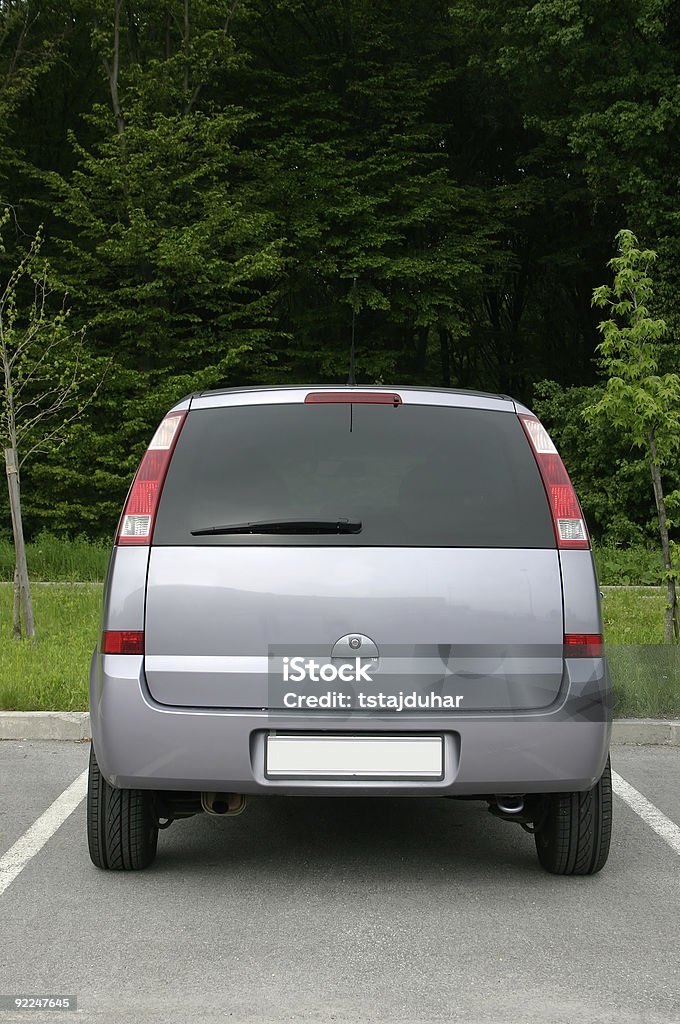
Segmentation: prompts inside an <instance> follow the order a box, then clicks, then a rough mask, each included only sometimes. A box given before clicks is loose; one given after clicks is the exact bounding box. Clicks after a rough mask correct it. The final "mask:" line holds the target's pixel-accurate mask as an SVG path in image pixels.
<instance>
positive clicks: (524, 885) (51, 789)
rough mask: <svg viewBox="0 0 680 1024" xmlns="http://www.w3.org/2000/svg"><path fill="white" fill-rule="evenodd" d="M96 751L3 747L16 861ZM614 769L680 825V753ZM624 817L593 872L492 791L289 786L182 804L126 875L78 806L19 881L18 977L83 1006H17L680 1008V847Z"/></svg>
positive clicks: (150, 1009)
mask: <svg viewBox="0 0 680 1024" xmlns="http://www.w3.org/2000/svg"><path fill="white" fill-rule="evenodd" d="M87 757H88V745H87V744H79V743H74V744H71V743H49V742H35V743H29V742H10V741H7V742H2V743H0V775H1V777H2V817H1V819H0V864H2V858H3V855H5V854H7V852H8V851H10V852H11V848H13V844H15V843H16V842H17V840H19V839H20V838H21V837H22V836H24V835H25V833H26V830H27V829H29V827H30V826H31V825H32V824H33V823H34V822H35V821H36V819H38V818H40V816H41V815H42V814H43V812H44V811H45V810H46V809H47V808H48V807H49V806H50V805H51V804H52V802H53V801H54V800H55V799H57V798H58V797H59V795H60V794H61V793H62V792H63V791H64V790H65V789H66V788H67V787H68V786H69V785H70V784H71V783H73V781H74V780H75V779H76V778H77V777H78V776H79V775H80V774H81V772H82V771H83V770H84V769H85V767H86V765H87ZM612 766H613V768H614V769H615V771H616V772H618V774H619V775H620V776H621V777H622V778H623V779H624V780H625V781H626V782H627V783H628V784H629V785H630V786H632V787H634V789H635V790H636V791H637V792H638V793H640V794H642V795H643V796H644V797H646V799H647V800H648V801H651V803H652V804H653V805H654V808H656V809H657V811H658V812H660V817H659V819H658V821H660V822H661V827H662V829H663V827H664V825H663V822H664V821H665V822H667V823H668V824H667V825H666V826H665V827H666V828H667V829H668V828H670V829H671V830H672V828H673V826H674V825H675V827H676V828H677V826H678V825H679V824H680V749H678V748H674V749H673V748H668V749H664V748H659V747H638V748H629V747H625V748H624V747H615V748H614V749H613V752H612ZM615 814H616V818H615V831H614V841H613V847H612V852H611V856H610V859H609V863H608V864H607V866H606V867H605V868H604V870H603V872H602V873H601V874H600V875H597V876H595V877H593V878H555V877H552V876H549V875H547V874H545V873H543V872H542V871H541V870H540V868H539V866H538V862H537V861H536V858H535V855H534V849H533V840H532V838H531V837H530V836H529V835H527V834H526V833H524V832H523V831H522V830H521V829H520V828H519V827H517V826H515V825H508V824H505V823H503V822H501V821H498V820H496V819H494V818H493V817H492V816H491V815H490V814H488V813H487V811H486V810H485V805H483V804H478V803H468V802H457V801H451V800H396V799H385V800H382V799H381V800H362V801H350V800H345V799H336V800H309V799H285V798H277V799H271V800H256V801H252V802H251V803H250V805H249V807H248V809H247V810H246V812H245V813H244V814H243V815H241V816H240V817H237V818H231V819H226V820H223V819H213V818H208V817H207V816H205V815H202V816H200V817H198V818H193V819H189V820H187V821H182V822H178V823H176V824H174V825H173V826H172V827H171V828H170V829H169V830H168V831H166V832H162V833H161V836H160V840H159V855H158V859H157V861H156V863H155V864H154V866H153V867H152V868H151V869H149V870H148V871H146V872H141V873H138V874H134V873H130V874H127V873H125V874H117V873H104V872H99V871H97V869H96V868H94V867H93V866H92V865H91V863H90V861H89V858H88V855H87V846H86V840H85V808H84V803H83V802H80V803H79V804H78V806H76V808H75V810H74V811H73V812H72V813H71V814H70V815H69V816H68V817H67V818H66V820H65V821H64V823H63V824H62V825H60V827H59V828H58V829H57V830H56V831H55V832H54V834H53V835H52V836H51V838H49V839H48V840H47V841H46V842H45V843H44V845H43V846H42V848H40V849H39V851H38V852H37V853H36V854H35V855H34V856H32V857H31V858H30V859H29V860H28V861H27V862H26V863H25V866H24V867H23V869H22V870H21V871H20V872H19V873H18V874H17V875H16V877H14V878H13V880H12V881H11V882H9V884H7V885H6V887H5V889H4V891H3V892H2V894H0V978H1V982H0V994H2V995H9V994H13V993H17V994H31V993H33V994H36V995H38V994H64V995H65V994H71V995H76V996H77V999H78V1010H77V1012H76V1013H75V1014H72V1013H68V1012H67V1013H65V1012H63V1011H61V1012H59V1011H52V1012H37V1011H26V1012H16V1011H13V1010H9V1011H6V1012H2V1013H0V1022H2V1021H3V1020H5V1019H6V1020H7V1021H13V1020H17V1021H18V1020H40V1021H44V1020H54V1019H55V1015H56V1016H57V1018H58V1019H61V1020H64V1021H65V1024H68V1021H71V1020H78V1019H79V1020H82V1021H86V1022H89V1021H93V1022H102V1024H109V1022H111V1024H113V1022H116V1024H117V1022H119V1021H129V1022H131V1024H136V1022H140V1024H141V1022H144V1024H160V1022H165V1021H168V1022H170V1021H172V1022H175V1021H198V1022H200V1021H208V1022H212V1021H217V1020H231V1021H246V1022H249V1024H264V1022H265V1021H268V1022H280V1021H292V1020H296V1021H304V1022H309V1024H316V1022H319V1024H321V1022H330V1021H336V1022H350V1021H351V1022H353V1024H361V1022H368V1021H372V1022H373V1021H375V1022H377V1021H395V1022H396V1021H399V1022H409V1024H417V1022H420V1021H423V1022H424V1021H465V1022H476V1021H479V1022H494V1024H499V1022H506V1021H507V1022H513V1024H514V1022H521V1024H534V1022H535V1024H539V1022H540V1024H551V1022H560V1024H562V1022H569V1024H572V1022H579V1024H589V1022H598V1024H600V1022H605V1021H606V1022H612V1024H613V1022H617V1024H627V1022H632V1021H635V1022H645V1024H660V1022H664V1024H671V1022H673V1024H677V1022H678V1021H680V849H676V848H674V846H673V844H672V842H668V841H664V839H663V838H662V836H661V835H660V834H658V831H654V830H653V828H652V827H651V826H650V824H649V822H647V821H645V820H643V819H642V818H641V817H640V816H639V815H638V814H637V813H635V811H634V810H633V809H631V807H630V806H629V805H628V803H626V802H624V801H623V800H622V799H620V798H618V797H617V798H616V801H615ZM6 859H7V858H5V860H6Z"/></svg>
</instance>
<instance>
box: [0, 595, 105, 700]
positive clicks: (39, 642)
mask: <svg viewBox="0 0 680 1024" xmlns="http://www.w3.org/2000/svg"><path fill="white" fill-rule="evenodd" d="M32 597H33V606H34V611H35V622H36V633H37V639H36V641H35V643H31V642H30V641H28V640H19V641H16V640H13V639H12V587H11V586H8V585H5V584H3V585H0V708H1V709H3V710H5V711H8V710H16V711H51V710H58V711H83V710H85V709H86V708H87V699H88V698H87V687H88V669H89V663H90V656H91V654H92V651H93V649H94V647H95V644H96V643H97V634H98V631H99V617H100V605H101V586H97V585H86V586H69V585H68V584H66V585H64V586H60V585H58V584H57V585H55V586H51V587H37V586H36V587H33V591H32Z"/></svg>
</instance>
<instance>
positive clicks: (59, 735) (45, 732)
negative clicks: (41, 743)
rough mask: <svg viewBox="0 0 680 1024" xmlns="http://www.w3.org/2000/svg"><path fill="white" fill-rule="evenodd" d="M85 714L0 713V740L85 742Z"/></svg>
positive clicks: (87, 716)
mask: <svg viewBox="0 0 680 1024" xmlns="http://www.w3.org/2000/svg"><path fill="white" fill-rule="evenodd" d="M91 735H92V734H91V732H90V714H89V712H88V711H0V740H89V739H90V738H91Z"/></svg>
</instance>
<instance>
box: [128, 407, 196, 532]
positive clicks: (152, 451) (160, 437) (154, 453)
mask: <svg viewBox="0 0 680 1024" xmlns="http://www.w3.org/2000/svg"><path fill="white" fill-rule="evenodd" d="M185 415H186V414H185V413H183V412H173V413H170V414H169V415H168V416H166V417H165V419H164V420H163V422H162V423H161V425H160V426H159V428H158V430H157V431H156V433H155V434H154V436H153V438H152V440H151V444H150V445H149V447H148V448H147V450H146V452H145V454H144V458H143V459H142V461H141V463H140V466H139V469H138V470H137V475H136V476H135V479H134V480H133V482H132V487H131V488H130V493H129V494H128V497H127V501H126V502H125V508H124V509H123V514H122V516H121V517H120V523H119V525H118V535H117V537H116V544H122V545H126V544H150V543H151V537H152V536H153V527H154V520H155V518H156V510H157V508H158V502H159V500H160V496H161V491H162V489H163V482H164V480H165V475H166V473H167V472H168V466H169V465H170V459H171V457H172V453H173V450H174V448H175V445H176V444H177V438H178V437H179V433H180V430H181V429H182V424H183V423H184V419H185Z"/></svg>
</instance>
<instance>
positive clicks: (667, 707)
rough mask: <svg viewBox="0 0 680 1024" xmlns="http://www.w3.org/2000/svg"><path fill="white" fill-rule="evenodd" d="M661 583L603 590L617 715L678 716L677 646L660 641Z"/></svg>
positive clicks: (663, 600) (679, 676)
mask: <svg viewBox="0 0 680 1024" xmlns="http://www.w3.org/2000/svg"><path fill="white" fill-rule="evenodd" d="M665 606H666V598H665V594H664V591H663V589H662V588H660V587H659V588H651V587H650V588H646V589H640V590H607V591H605V596H604V599H603V601H602V617H603V619H604V629H605V638H606V640H607V655H608V657H609V665H610V668H611V674H612V681H613V685H614V715H615V716H616V717H617V718H645V717H649V718H680V647H678V646H670V645H667V644H664V643H663V614H664V608H665Z"/></svg>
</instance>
